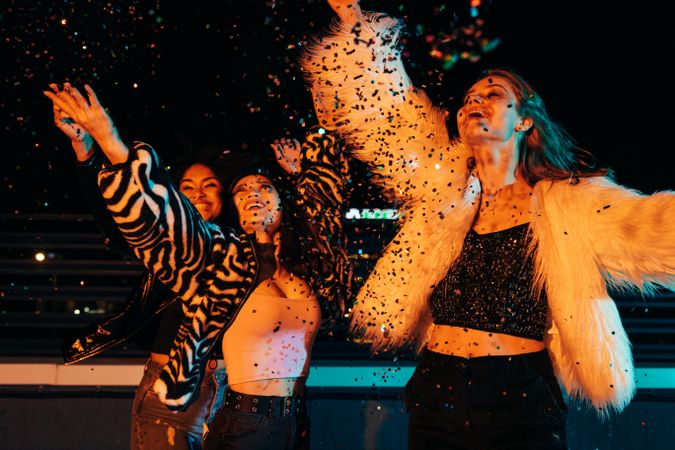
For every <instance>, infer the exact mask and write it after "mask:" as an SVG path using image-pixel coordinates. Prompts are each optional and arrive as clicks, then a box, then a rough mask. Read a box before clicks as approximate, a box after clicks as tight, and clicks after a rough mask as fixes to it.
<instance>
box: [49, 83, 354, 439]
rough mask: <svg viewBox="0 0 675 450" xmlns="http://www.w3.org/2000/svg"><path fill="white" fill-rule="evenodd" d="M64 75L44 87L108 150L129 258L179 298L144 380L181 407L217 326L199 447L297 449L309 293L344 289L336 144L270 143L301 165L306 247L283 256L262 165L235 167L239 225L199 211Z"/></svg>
mask: <svg viewBox="0 0 675 450" xmlns="http://www.w3.org/2000/svg"><path fill="white" fill-rule="evenodd" d="M66 86H67V90H62V91H61V90H57V91H55V92H45V95H47V97H49V98H50V99H51V100H52V101H53V102H54V104H55V105H56V106H57V107H59V108H61V109H62V110H63V111H65V112H66V113H67V114H68V116H69V117H72V118H73V119H74V120H75V121H76V122H77V123H78V124H80V125H81V126H82V127H83V128H84V129H85V130H86V131H87V132H89V134H90V135H91V136H92V137H93V138H94V140H95V141H96V142H97V143H98V144H99V146H100V147H101V149H102V150H103V152H104V153H105V155H106V157H107V158H108V160H109V161H110V165H108V166H107V167H105V168H104V169H103V170H102V171H101V172H100V174H99V185H100V188H101V191H102V194H103V197H104V199H105V201H106V203H107V205H108V209H109V211H110V212H111V214H112V216H113V218H114V219H115V222H116V223H117V225H118V227H119V228H120V231H121V232H122V234H123V235H124V237H125V238H126V240H127V242H128V243H129V245H130V246H131V247H132V248H133V249H134V252H135V254H136V256H137V257H138V258H139V260H141V261H142V262H143V263H144V265H145V266H146V267H147V268H148V269H149V270H150V271H151V272H152V273H153V274H154V275H155V276H156V278H157V279H158V280H160V281H161V282H162V283H163V284H165V285H166V286H167V287H169V288H170V289H172V290H173V291H174V292H175V293H176V294H177V295H178V296H179V297H181V299H182V301H183V310H184V313H185V319H184V320H183V322H182V324H181V326H180V328H179V331H178V333H177V336H176V338H175V339H174V343H173V348H172V350H171V353H170V355H169V362H168V364H167V365H166V366H165V367H164V369H163V370H162V373H161V374H160V376H159V379H158V380H157V382H156V383H155V387H154V389H155V391H156V392H157V394H158V395H159V397H160V399H161V401H162V402H163V403H164V404H166V405H167V406H168V407H169V408H170V409H174V410H183V409H185V408H186V407H187V406H188V405H189V404H190V403H192V402H193V401H194V400H195V396H196V394H198V391H197V388H198V386H199V384H200V381H201V379H202V377H203V373H204V363H205V361H206V359H207V357H208V355H209V353H210V352H211V350H212V349H213V346H214V344H215V343H216V341H217V339H218V338H219V337H221V336H224V337H223V353H224V357H225V364H226V370H227V372H228V382H229V383H230V386H229V387H228V391H227V392H226V396H225V406H224V407H223V409H222V410H221V411H219V412H218V413H217V415H216V418H215V420H214V421H213V423H212V425H211V430H212V431H211V432H209V433H208V434H207V437H206V440H205V447H206V448H220V446H222V445H225V444H226V445H228V448H244V447H245V448H260V449H265V448H298V446H299V445H301V441H304V442H306V441H307V439H301V435H302V434H304V435H305V438H306V433H300V432H299V431H300V428H302V427H299V426H298V419H301V418H302V416H303V410H304V406H303V402H302V392H303V391H304V380H305V379H306V377H307V373H308V370H309V359H310V352H311V346H312V343H313V339H314V337H315V335H316V332H317V330H318V322H319V321H320V310H319V302H318V298H321V300H322V301H323V302H324V303H325V302H332V303H333V304H340V302H341V300H344V298H345V297H346V296H347V295H349V284H350V283H349V278H350V270H349V261H348V256H347V253H346V251H345V249H344V233H343V231H342V227H341V223H340V217H341V214H340V206H341V204H342V200H343V196H344V190H345V183H344V181H343V178H342V176H343V175H344V174H346V163H345V162H344V160H343V159H342V158H341V154H342V152H341V146H340V145H339V143H338V142H337V141H336V140H335V138H334V137H333V136H332V135H331V134H330V133H328V132H326V130H325V129H317V130H316V132H313V133H310V134H309V135H308V136H307V137H306V140H305V142H304V143H303V145H302V151H300V148H299V145H288V144H285V145H281V146H280V148H279V150H278V153H277V157H278V158H280V160H281V161H280V162H282V166H284V168H285V169H287V170H290V171H291V172H292V171H293V170H297V171H298V172H299V174H298V175H299V176H298V178H297V180H296V181H295V187H296V191H297V193H298V194H299V195H298V197H297V198H296V199H295V203H296V206H297V207H299V209H301V211H302V213H303V214H304V216H305V218H306V220H305V223H306V233H305V234H304V235H303V236H302V237H303V238H302V239H298V241H299V244H301V246H303V245H304V247H306V248H307V249H306V251H305V249H303V251H302V253H301V254H302V258H303V262H302V264H291V263H292V261H290V260H289V259H288V258H286V257H285V255H284V242H283V241H284V239H286V238H287V236H281V230H282V227H281V223H282V216H283V219H284V220H287V219H289V218H290V217H287V216H291V214H289V213H290V212H291V211H288V210H282V208H281V198H280V196H279V193H278V192H277V190H276V188H275V186H274V185H273V184H272V183H271V180H270V179H269V178H267V177H265V176H264V174H260V173H253V174H252V173H250V172H249V173H243V174H241V175H246V176H243V177H240V178H238V179H236V180H233V182H232V183H231V184H230V189H229V190H228V193H229V194H231V198H232V204H231V205H230V206H231V211H232V212H233V213H235V215H236V216H237V219H238V224H236V225H238V227H237V228H240V230H235V229H234V228H229V227H223V228H222V229H221V228H219V227H218V226H216V225H213V224H211V223H208V222H205V221H204V220H202V218H201V217H200V215H199V213H198V212H197V211H196V209H195V207H194V206H193V205H192V204H191V203H190V201H189V200H188V199H186V198H185V197H184V196H183V195H182V194H181V193H180V192H179V191H178V190H177V189H176V188H175V187H174V185H173V183H172V180H171V178H170V176H169V175H168V173H167V172H166V171H165V170H164V167H163V165H162V163H161V161H160V160H159V157H158V156H157V154H156V153H155V152H154V150H153V149H152V148H151V147H150V146H149V145H147V144H144V143H135V144H134V145H133V147H132V148H131V149H129V148H128V147H127V146H126V145H125V144H124V143H123V141H122V140H121V139H120V137H119V134H118V133H117V130H116V129H115V127H114V125H113V123H112V120H111V119H110V117H109V116H108V114H107V113H106V112H105V110H104V109H103V107H102V106H101V105H100V103H99V101H98V99H97V98H96V94H95V93H94V92H93V90H92V89H91V88H90V87H89V86H85V88H86V90H87V98H84V96H83V95H81V94H80V92H79V91H78V90H77V89H76V88H73V87H72V86H69V85H66ZM239 231H244V233H240V232H239ZM256 241H257V243H258V245H257V246H256V245H254V244H256ZM266 245H267V246H271V247H272V248H273V249H274V250H275V254H276V256H277V258H276V265H277V270H276V273H275V275H274V277H272V278H271V279H270V280H265V282H262V283H261V280H260V272H261V270H260V260H259V258H258V255H257V252H258V250H257V248H259V247H260V246H263V247H264V246H266ZM289 269H291V270H289ZM235 319H236V320H235ZM226 331H227V332H226ZM251 343H252V344H253V346H251V345H247V344H251ZM233 444H234V445H235V447H232V445H233Z"/></svg>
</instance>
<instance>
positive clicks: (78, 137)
mask: <svg viewBox="0 0 675 450" xmlns="http://www.w3.org/2000/svg"><path fill="white" fill-rule="evenodd" d="M49 87H51V88H52V89H56V85H55V84H54V85H49ZM54 125H56V127H57V128H58V129H59V130H61V131H62V132H63V134H65V135H66V136H68V139H70V143H71V145H72V146H73V149H74V150H75V156H76V157H77V159H78V160H79V161H86V160H88V159H89V158H90V157H91V155H92V154H93V146H94V140H93V138H92V137H91V135H90V134H89V133H87V131H86V130H85V129H84V127H82V126H81V125H80V124H78V123H77V122H75V121H74V120H73V119H72V117H69V116H68V114H66V112H65V111H64V110H62V109H61V108H59V107H58V106H56V105H54Z"/></svg>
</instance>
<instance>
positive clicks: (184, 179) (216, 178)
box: [180, 177, 220, 183]
mask: <svg viewBox="0 0 675 450" xmlns="http://www.w3.org/2000/svg"><path fill="white" fill-rule="evenodd" d="M209 180H216V181H217V182H218V183H220V180H219V179H218V177H208V178H204V179H203V180H202V182H204V181H209ZM186 181H189V182H190V183H194V180H193V179H192V178H183V179H182V180H180V182H181V183H184V182H186Z"/></svg>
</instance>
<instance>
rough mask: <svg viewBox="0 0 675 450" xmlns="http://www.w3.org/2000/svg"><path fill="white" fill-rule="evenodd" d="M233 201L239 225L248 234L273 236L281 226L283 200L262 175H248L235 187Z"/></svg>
mask: <svg viewBox="0 0 675 450" xmlns="http://www.w3.org/2000/svg"><path fill="white" fill-rule="evenodd" d="M232 200H233V201H234V206H235V207H236V208H237V214H238V216H239V225H241V228H242V229H243V230H244V232H246V233H253V232H262V233H265V234H267V235H269V236H271V235H272V234H273V233H274V232H275V231H277V230H278V229H279V226H280V225H281V199H280V198H279V193H278V192H277V190H276V189H275V188H274V186H273V185H272V182H271V181H270V180H269V179H268V178H266V177H264V176H262V175H248V176H245V177H244V178H242V179H241V180H239V181H238V182H237V184H235V185H234V188H233V189H232Z"/></svg>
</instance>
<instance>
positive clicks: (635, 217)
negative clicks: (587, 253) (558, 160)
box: [569, 177, 675, 294]
mask: <svg viewBox="0 0 675 450" xmlns="http://www.w3.org/2000/svg"><path fill="white" fill-rule="evenodd" d="M577 192H578V193H580V194H581V195H576V193H577ZM569 195H573V196H574V199H573V204H575V205H577V206H578V208H577V207H575V208H574V209H572V210H574V211H577V215H578V220H579V222H580V226H581V229H583V230H587V231H588V240H589V242H590V243H591V245H592V246H593V249H594V251H595V255H596V257H597V260H598V263H599V265H600V268H601V270H602V271H603V273H604V274H605V276H606V278H607V281H608V283H609V284H610V285H611V286H612V287H614V288H618V289H626V288H633V287H637V288H638V289H640V290H641V291H642V292H643V293H646V294H649V293H651V292H652V291H653V289H654V287H655V284H657V285H662V286H664V287H667V288H669V289H671V290H673V289H675V192H672V191H664V192H657V193H655V194H652V195H643V194H641V193H639V192H637V191H634V190H630V189H627V188H624V187H622V186H619V185H618V184H616V183H614V182H612V181H610V180H609V179H607V178H599V177H598V178H592V179H586V180H582V181H581V183H580V185H579V186H578V188H574V187H572V188H570V189H569Z"/></svg>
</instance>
